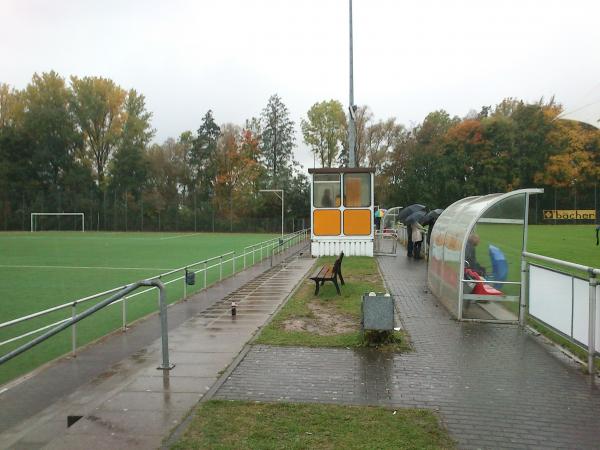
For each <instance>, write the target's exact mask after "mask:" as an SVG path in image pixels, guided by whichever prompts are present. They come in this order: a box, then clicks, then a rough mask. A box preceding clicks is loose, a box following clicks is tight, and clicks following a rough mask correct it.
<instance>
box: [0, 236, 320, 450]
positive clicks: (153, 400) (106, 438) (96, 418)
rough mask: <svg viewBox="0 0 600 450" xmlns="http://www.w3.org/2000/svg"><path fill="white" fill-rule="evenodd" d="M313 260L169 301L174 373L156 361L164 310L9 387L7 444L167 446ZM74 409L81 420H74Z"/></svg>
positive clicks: (2, 423)
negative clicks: (173, 431)
mask: <svg viewBox="0 0 600 450" xmlns="http://www.w3.org/2000/svg"><path fill="white" fill-rule="evenodd" d="M302 245H304V244H302ZM297 250H299V248H298V247H296V248H294V249H292V251H297ZM289 253H290V252H288V255H289ZM312 264H313V260H311V259H310V258H300V259H298V258H293V259H291V260H290V261H289V262H287V263H284V264H279V265H276V266H275V267H273V268H272V269H271V268H269V263H268V261H267V262H266V263H265V264H263V265H259V266H256V267H253V268H252V269H249V270H247V271H245V272H243V273H241V274H239V275H236V277H233V278H230V279H228V280H225V281H224V282H223V283H220V284H218V285H217V286H215V287H213V288H211V289H209V290H207V291H206V292H204V293H201V294H198V295H196V296H194V297H191V298H190V299H188V301H186V302H182V303H179V304H176V305H172V306H171V307H169V309H168V320H169V352H170V360H171V362H172V363H175V364H176V366H175V368H174V369H173V370H171V371H165V372H163V371H159V370H157V369H156V367H157V366H158V365H159V363H160V361H161V345H160V344H161V342H160V327H159V325H158V323H159V320H158V316H156V315H155V316H152V317H150V318H148V319H147V320H145V321H142V322H141V323H138V324H136V325H135V326H134V327H133V328H132V329H131V330H129V331H128V332H127V333H115V334H113V335H111V336H110V337H109V338H107V339H106V340H103V341H102V342H100V343H97V344H95V345H92V346H90V347H88V348H86V349H84V350H82V351H81V353H80V354H79V355H78V357H77V358H75V359H71V358H66V359H63V360H61V361H59V362H58V363H56V364H53V365H52V366H51V367H50V368H48V369H46V370H42V371H40V372H39V373H37V374H35V375H34V376H32V377H31V378H29V379H28V380H26V381H24V382H22V383H20V384H18V385H16V386H14V387H12V388H11V389H9V390H8V391H6V392H4V393H2V394H0V404H1V405H2V407H1V408H0V448H2V449H4V448H11V449H20V448H23V449H35V448H50V449H82V448H83V449H85V448H87V449H94V450H96V449H111V450H113V449H121V448H122V449H147V448H157V447H159V446H160V445H161V441H162V439H163V438H165V437H166V436H168V434H169V432H170V430H171V429H173V428H174V427H175V426H177V425H178V424H179V423H180V422H181V421H182V420H183V418H184V417H185V415H186V414H187V413H188V411H189V410H190V408H192V407H193V406H195V405H196V404H197V403H198V401H199V400H200V399H201V398H202V397H203V396H204V394H205V393H206V392H207V391H208V390H209V389H210V387H211V386H212V385H213V383H214V382H215V381H216V380H217V378H218V377H219V375H220V373H222V371H223V370H224V369H225V368H226V367H227V366H228V365H229V364H230V363H231V362H232V361H233V360H234V358H235V357H236V356H237V355H238V354H239V352H240V351H241V349H242V348H243V347H244V344H245V343H246V342H247V341H248V340H249V339H250V338H251V337H252V335H253V334H254V333H255V332H256V330H257V329H258V328H259V327H260V326H261V325H262V324H264V323H265V321H266V320H267V319H268V317H269V316H270V315H271V314H273V312H274V311H275V310H276V308H277V307H278V306H279V305H280V304H281V303H282V301H283V300H284V299H285V298H286V297H287V296H288V294H289V293H290V292H291V291H292V289H293V288H294V287H295V286H296V285H297V284H298V283H299V282H300V281H301V280H302V279H303V278H304V277H305V275H306V273H307V271H308V270H309V268H310V267H311V266H312ZM232 301H236V302H237V303H238V305H239V306H238V314H237V316H236V317H235V318H232V317H231V313H230V305H231V302H232ZM69 416H71V417H72V418H76V417H77V416H79V417H82V418H81V419H80V420H78V421H77V422H76V423H74V424H73V425H72V426H71V427H69V428H67V420H68V417H69Z"/></svg>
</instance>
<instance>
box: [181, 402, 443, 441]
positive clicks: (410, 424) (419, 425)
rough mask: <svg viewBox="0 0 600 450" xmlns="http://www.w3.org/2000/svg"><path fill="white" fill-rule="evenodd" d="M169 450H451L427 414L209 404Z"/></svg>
mask: <svg viewBox="0 0 600 450" xmlns="http://www.w3.org/2000/svg"><path fill="white" fill-rule="evenodd" d="M171 448H172V449H175V450H182V449H196V448H197V449H200V448H211V449H230V448H262V449H300V448H302V449H304V448H311V449H332V448H347V449H355V448H398V449H400V448H403V449H404V448H406V449H408V448H410V449H417V448H418V449H434V448H455V443H454V441H453V440H452V439H451V438H450V436H449V435H448V432H447V431H446V430H445V429H444V428H442V427H441V426H440V424H439V421H438V418H437V417H436V415H435V414H434V413H433V412H431V411H427V410H420V409H398V410H396V411H393V410H390V409H385V408H380V407H365V406H363V407H357V406H338V405H318V404H290V403H281V404H279V403H278V404H273V403H254V402H240V401H219V400H212V401H209V402H206V403H205V404H203V405H202V406H201V407H200V408H199V409H198V411H197V413H196V416H195V417H194V419H193V421H192V422H191V424H190V427H189V428H188V430H187V431H186V433H185V435H184V436H183V438H182V439H181V440H180V441H179V442H178V443H176V444H175V445H174V446H173V447H171Z"/></svg>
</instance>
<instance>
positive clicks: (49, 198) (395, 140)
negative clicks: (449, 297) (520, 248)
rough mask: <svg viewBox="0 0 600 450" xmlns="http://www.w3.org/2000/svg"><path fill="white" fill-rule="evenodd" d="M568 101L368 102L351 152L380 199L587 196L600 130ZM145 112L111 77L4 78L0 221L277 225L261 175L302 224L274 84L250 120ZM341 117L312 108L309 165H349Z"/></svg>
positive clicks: (302, 204) (295, 168)
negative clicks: (409, 113)
mask: <svg viewBox="0 0 600 450" xmlns="http://www.w3.org/2000/svg"><path fill="white" fill-rule="evenodd" d="M561 111H562V108H561V106H560V105H559V104H557V103H556V102H555V101H554V99H550V100H547V101H545V100H544V99H541V100H540V101H538V102H535V103H526V102H524V101H522V100H518V99H512V98H508V99H505V100H503V101H502V102H500V103H499V104H498V105H495V106H493V107H492V106H484V107H482V108H481V109H480V110H479V111H472V112H470V113H469V114H468V115H467V116H466V117H463V118H460V117H457V116H454V117H451V116H450V115H449V114H448V113H447V112H446V111H444V110H439V111H434V112H432V113H430V114H428V115H427V116H426V117H425V119H424V120H423V122H422V123H419V124H417V125H415V126H411V127H406V126H404V125H402V124H400V123H399V122H398V121H397V120H396V118H394V117H391V118H388V119H386V120H382V119H376V118H375V116H374V113H373V112H372V111H371V109H370V108H369V107H368V106H360V107H358V108H357V109H356V111H355V122H356V160H357V163H358V165H359V166H363V167H364V166H367V167H372V168H373V169H374V170H375V174H376V190H375V196H376V203H378V204H381V205H385V206H387V207H391V206H399V205H407V204H410V203H417V202H418V203H424V204H426V205H428V206H429V207H431V208H434V207H445V206H447V205H449V204H451V203H452V202H454V201H456V200H458V199H460V198H463V197H467V196H471V195H482V194H487V193H493V192H506V191H509V190H514V189H519V188H523V187H534V186H537V187H545V188H550V190H552V189H554V191H555V192H556V190H557V189H560V190H561V192H566V193H567V195H566V196H565V195H563V197H565V198H563V200H564V201H561V202H560V203H561V206H560V207H561V208H565V209H570V208H572V207H573V205H575V206H576V205H584V207H586V208H588V207H589V206H590V205H592V204H596V198H595V196H596V193H597V182H598V179H599V178H600V151H599V150H600V133H599V132H598V130H596V129H595V128H593V127H591V126H588V125H585V124H581V123H577V122H572V121H565V120H557V116H558V115H559V114H560V112H561ZM151 118H152V113H151V112H150V111H148V109H147V107H146V99H145V97H144V95H142V94H140V93H139V92H137V91H136V90H135V89H130V90H125V89H123V88H122V87H120V86H118V85H117V84H116V83H114V82H113V81H112V80H110V79H107V78H102V77H83V78H79V77H76V76H72V77H70V78H69V79H68V80H65V79H64V78H63V77H61V76H60V75H59V74H57V73H56V72H48V73H42V74H39V75H38V74H34V75H33V77H32V79H31V82H30V83H29V84H28V85H27V86H26V87H25V88H24V89H22V90H16V89H14V88H11V87H10V86H8V85H7V84H1V83H0V227H2V228H3V229H28V226H29V213H30V212H63V211H64V212H85V213H86V222H87V223H86V227H87V228H92V229H100V230H174V231H175V230H196V231H202V230H223V231H225V230H232V231H236V230H239V231H253V230H257V231H259V230H272V231H275V230H277V229H278V227H279V226H280V225H279V224H280V218H279V215H280V203H279V200H278V199H277V198H276V197H275V196H273V195H272V194H266V193H263V194H261V193H259V191H260V190H261V189H284V190H285V204H286V217H287V218H288V220H287V221H286V228H287V229H288V230H291V229H293V228H297V227H298V226H301V225H302V224H304V225H306V222H302V221H303V219H306V218H308V217H309V215H310V214H309V213H310V199H309V192H310V189H309V184H308V179H307V177H306V175H305V174H303V173H302V172H301V168H300V165H299V164H298V162H297V161H296V160H295V159H294V151H295V149H296V145H297V143H296V139H295V132H296V124H295V123H294V122H293V120H291V118H290V114H289V111H288V109H287V107H286V105H285V104H284V103H283V101H282V99H281V98H280V97H279V96H278V95H273V96H271V97H270V98H269V99H268V102H267V104H266V105H265V107H264V108H263V109H262V110H261V111H260V113H259V114H258V115H257V116H256V117H251V118H249V119H248V120H246V121H245V123H244V124H243V125H237V124H232V123H225V124H221V125H218V124H217V122H216V119H215V118H214V117H213V113H212V111H211V110H208V111H207V112H206V113H205V114H204V116H203V117H202V118H200V120H199V125H198V129H197V130H196V131H185V132H183V133H181V135H180V136H179V137H177V138H169V139H167V140H166V141H164V142H163V143H155V142H153V138H154V135H155V130H153V129H152V127H151V123H150V120H151ZM347 127H348V124H347V121H346V115H345V113H344V109H343V106H342V104H341V103H340V102H339V101H337V100H329V101H321V102H317V103H315V104H314V105H313V106H312V107H311V108H310V109H309V110H308V111H307V113H306V116H305V117H304V118H303V119H302V120H301V122H300V127H299V130H300V132H301V134H302V137H303V140H304V143H305V144H306V145H307V146H308V147H309V149H310V150H311V151H312V152H313V154H314V158H315V166H322V167H332V166H345V165H347V161H348V140H347V131H348V130H347ZM548 206H549V205H547V206H546V207H548ZM549 209H550V208H549ZM55 220H58V219H55ZM52 226H53V227H56V224H52Z"/></svg>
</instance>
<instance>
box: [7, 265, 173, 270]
mask: <svg viewBox="0 0 600 450" xmlns="http://www.w3.org/2000/svg"><path fill="white" fill-rule="evenodd" d="M0 267H5V268H7V269H106V270H172V269H165V268H161V267H102V266H25V265H23V266H22V265H15V264H0Z"/></svg>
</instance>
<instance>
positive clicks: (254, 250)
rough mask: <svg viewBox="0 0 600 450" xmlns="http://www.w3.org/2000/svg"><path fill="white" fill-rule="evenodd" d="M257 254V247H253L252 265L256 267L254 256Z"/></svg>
mask: <svg viewBox="0 0 600 450" xmlns="http://www.w3.org/2000/svg"><path fill="white" fill-rule="evenodd" d="M255 253H256V245H253V246H252V265H254V254H255Z"/></svg>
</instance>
